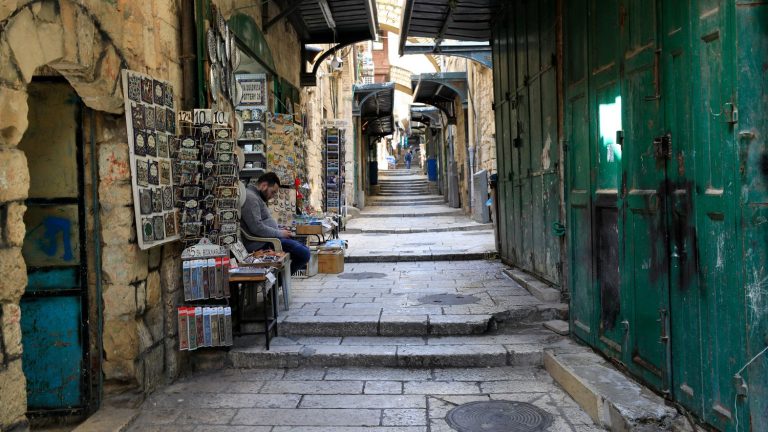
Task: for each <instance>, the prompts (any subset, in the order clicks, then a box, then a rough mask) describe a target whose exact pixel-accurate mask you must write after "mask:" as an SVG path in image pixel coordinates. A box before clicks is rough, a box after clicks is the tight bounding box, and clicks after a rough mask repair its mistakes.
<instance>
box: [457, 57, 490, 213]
mask: <svg viewBox="0 0 768 432" xmlns="http://www.w3.org/2000/svg"><path fill="white" fill-rule="evenodd" d="M445 71H446V72H467V87H468V91H467V99H468V107H467V112H466V116H465V115H464V114H463V113H462V108H461V104H460V103H458V102H457V103H456V105H455V108H456V110H457V111H456V112H457V116H456V117H457V119H456V125H457V140H456V146H455V151H454V155H455V157H456V160H457V162H458V164H457V171H458V174H459V187H460V189H461V204H462V209H463V210H464V211H466V212H469V189H468V187H469V183H468V179H469V181H471V175H469V173H468V171H469V166H468V165H467V163H466V161H467V158H468V157H469V155H468V152H467V148H466V147H465V145H464V143H465V141H463V140H464V139H467V140H468V141H466V142H467V143H468V146H469V148H472V149H474V152H475V154H474V161H473V165H474V166H473V169H474V172H478V171H481V170H488V172H489V173H495V172H496V136H495V128H496V121H495V117H494V112H493V108H492V106H493V71H492V70H491V69H489V68H487V67H485V66H482V65H480V64H479V63H476V62H473V61H470V60H467V59H464V58H460V57H446V60H445ZM465 124H466V128H465ZM465 131H466V132H465ZM465 134H466V138H465Z"/></svg>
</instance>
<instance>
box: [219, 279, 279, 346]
mask: <svg viewBox="0 0 768 432" xmlns="http://www.w3.org/2000/svg"><path fill="white" fill-rule="evenodd" d="M229 283H230V287H233V288H235V289H237V294H236V298H237V318H238V319H237V331H236V332H235V331H233V332H232V333H233V334H234V335H236V336H247V335H258V334H263V335H264V337H265V338H266V340H267V350H269V341H270V339H271V337H272V330H274V332H275V336H277V335H278V334H277V301H275V287H276V285H275V284H274V283H271V282H269V281H268V280H267V276H266V275H264V274H238V273H237V272H235V273H232V272H230V273H229ZM259 291H262V292H263V295H264V316H263V320H259V319H254V317H252V316H248V315H247V314H246V307H245V306H246V305H245V301H246V295H248V294H250V295H252V296H253V301H254V303H255V301H256V298H257V297H258V294H259ZM267 305H269V306H267ZM251 306H253V305H251ZM270 309H271V312H272V313H271V316H270ZM261 321H263V322H264V331H260V332H253V331H252V332H246V331H243V329H242V325H243V323H252V322H261Z"/></svg>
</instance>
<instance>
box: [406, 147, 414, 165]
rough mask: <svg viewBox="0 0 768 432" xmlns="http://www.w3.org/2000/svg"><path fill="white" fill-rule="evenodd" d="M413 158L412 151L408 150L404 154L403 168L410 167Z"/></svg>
mask: <svg viewBox="0 0 768 432" xmlns="http://www.w3.org/2000/svg"><path fill="white" fill-rule="evenodd" d="M412 160H413V152H412V151H411V150H408V153H406V154H405V169H411V161H412Z"/></svg>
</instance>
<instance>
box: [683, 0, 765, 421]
mask: <svg viewBox="0 0 768 432" xmlns="http://www.w3.org/2000/svg"><path fill="white" fill-rule="evenodd" d="M694 4H695V7H694V11H695V13H694V25H693V37H692V40H693V41H694V43H693V47H694V49H693V53H694V56H693V68H692V70H693V71H694V75H693V83H694V89H693V90H694V91H693V106H694V107H695V108H694V109H695V110H694V113H693V137H694V139H695V141H696V158H695V164H694V170H695V184H696V188H695V205H696V233H697V255H698V259H699V263H698V267H699V280H698V285H699V286H698V288H699V290H700V295H702V296H703V308H702V311H703V313H702V316H703V320H702V339H703V340H704V341H706V342H705V343H704V344H703V346H702V357H703V364H704V365H706V369H705V370H704V371H703V373H702V376H703V386H704V393H705V395H704V418H705V419H706V420H707V421H708V422H709V423H711V424H713V425H715V426H716V427H718V428H721V429H724V430H727V429H730V430H734V429H735V420H736V411H735V408H734V402H735V401H736V389H737V384H736V383H735V382H734V374H735V373H736V372H737V371H738V370H739V368H740V366H741V365H742V364H744V362H745V359H744V347H745V346H746V340H745V336H746V333H745V331H746V328H747V325H746V322H745V317H744V313H745V307H746V306H745V304H744V301H745V297H746V293H745V291H744V284H743V281H742V279H741V277H740V276H741V272H740V271H739V269H740V267H741V261H742V259H743V255H742V254H746V253H748V252H747V251H745V250H742V249H741V247H740V245H739V242H738V241H735V240H736V239H737V238H738V237H739V235H740V229H741V227H740V222H739V218H738V210H737V209H738V207H737V206H738V202H739V194H740V187H739V186H738V185H737V184H738V183H737V179H738V170H739V165H738V155H739V148H738V147H737V143H736V137H735V135H736V132H737V123H738V117H737V116H734V113H735V109H737V101H736V98H735V96H734V90H735V86H734V78H735V77H734V74H735V72H736V69H737V68H736V64H735V52H736V44H735V37H734V35H735V32H734V23H733V20H734V15H733V14H734V12H735V9H736V6H735V4H734V2H730V1H725V0H698V1H696V2H695V3H694ZM744 49H746V48H744ZM763 61H765V58H763ZM763 67H764V66H763ZM756 79H758V80H759V78H756ZM762 79H763V80H764V79H765V72H764V71H763V73H762ZM760 103H762V109H763V110H764V109H765V102H764V101H762V102H760ZM741 411H742V413H744V412H745V411H746V409H745V408H743V407H742V409H741ZM741 421H742V425H744V423H743V422H744V419H741ZM742 429H743V430H747V428H746V427H743V428H742Z"/></svg>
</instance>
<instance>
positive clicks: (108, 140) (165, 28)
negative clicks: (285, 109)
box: [0, 0, 300, 430]
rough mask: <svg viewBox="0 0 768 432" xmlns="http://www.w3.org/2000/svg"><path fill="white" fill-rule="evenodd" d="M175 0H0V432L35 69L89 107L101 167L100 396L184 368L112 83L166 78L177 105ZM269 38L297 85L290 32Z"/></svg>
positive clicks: (143, 387)
mask: <svg viewBox="0 0 768 432" xmlns="http://www.w3.org/2000/svg"><path fill="white" fill-rule="evenodd" d="M220 3H225V4H223V5H219V6H221V10H222V11H224V12H225V16H227V15H228V13H229V12H231V11H233V10H235V9H238V10H241V9H242V11H243V13H249V14H253V15H254V18H255V19H256V22H257V23H260V22H261V17H260V16H259V14H260V12H261V8H259V7H253V6H252V5H251V6H250V7H247V8H244V9H243V6H248V5H250V4H246V2H245V1H222V2H220ZM179 5H180V1H179V0H149V1H140V2H123V1H121V2H111V1H107V2H105V1H99V0H39V1H24V0H10V1H9V0H0V274H2V275H3V277H2V278H0V330H1V331H0V389H2V391H0V430H7V429H10V428H12V427H14V426H15V425H23V424H25V423H26V418H25V412H26V408H27V407H26V399H27V398H26V382H25V378H24V374H23V371H22V364H21V356H22V353H23V346H24V341H23V339H22V337H21V329H20V319H21V318H20V317H21V310H20V308H19V301H20V298H21V296H22V294H23V293H24V290H25V287H26V284H27V277H26V266H25V263H24V259H23V257H22V253H21V248H22V244H23V241H24V234H25V227H24V222H23V216H24V212H25V210H26V207H25V206H24V200H25V199H26V198H27V195H28V191H29V184H30V173H29V169H28V167H27V159H26V158H27V156H26V155H25V153H24V152H23V151H21V150H19V149H18V148H17V145H18V143H19V142H20V141H21V139H22V137H23V135H24V133H25V131H26V130H27V128H28V119H27V114H28V94H27V84H28V83H29V82H30V81H31V80H32V77H33V76H35V75H39V74H46V75H52V74H54V75H60V76H63V77H64V78H65V79H66V80H67V81H68V82H69V83H70V85H71V86H72V87H73V88H74V90H75V91H76V93H77V94H78V96H79V97H80V99H81V100H82V102H83V104H84V105H85V106H86V107H87V108H88V110H86V111H85V114H86V115H84V118H83V122H84V124H83V125H82V127H83V130H85V131H89V133H87V134H85V135H87V137H86V142H85V143H83V146H84V147H88V146H90V137H91V134H90V131H93V135H92V136H93V139H94V140H95V143H94V145H95V148H96V155H95V160H96V161H97V164H98V167H97V171H96V172H97V178H96V179H91V178H86V182H87V183H88V184H91V182H92V181H97V182H98V199H99V204H100V207H99V208H98V209H96V210H94V209H93V208H88V209H87V210H88V211H87V213H86V214H87V215H88V216H87V218H86V219H87V220H86V221H85V222H86V224H87V226H88V227H90V231H89V232H88V239H89V243H88V246H87V247H89V250H90V252H91V256H89V257H88V261H89V263H91V264H92V263H94V262H95V261H96V258H100V260H101V268H100V270H101V271H100V272H96V271H93V270H92V271H91V272H90V274H89V275H88V276H89V277H88V280H89V285H90V286H89V296H90V297H89V304H90V305H91V307H92V308H93V310H91V311H89V312H90V318H91V320H92V322H95V320H96V318H97V315H96V308H97V305H99V303H101V305H102V306H103V335H102V337H101V342H103V351H101V352H99V351H98V347H99V345H100V344H99V342H100V340H99V336H98V335H97V334H95V333H94V334H92V335H90V344H91V353H92V357H93V358H94V359H97V360H98V359H100V361H101V368H102V372H103V376H104V379H105V383H106V386H107V388H106V390H107V392H109V391H113V390H116V389H125V388H130V389H132V390H138V391H140V392H141V391H149V390H151V389H152V388H153V387H155V386H156V385H158V384H159V383H162V382H163V379H173V378H175V377H176V376H178V374H179V372H180V371H181V370H182V369H183V368H184V365H185V364H186V359H185V357H184V356H182V355H180V354H179V352H178V350H177V346H178V340H177V328H176V316H175V313H176V310H175V308H176V306H177V305H178V304H179V303H180V302H181V290H180V285H181V283H180V282H181V281H180V268H181V265H180V260H179V256H180V252H181V251H180V247H179V245H176V244H171V245H165V246H162V247H155V248H152V249H150V250H148V251H142V250H140V249H139V248H138V245H137V243H136V227H135V223H134V217H133V199H132V192H131V186H130V165H129V154H128V139H127V136H126V125H125V120H124V114H123V96H122V87H121V82H120V71H121V70H122V69H123V68H129V69H132V70H137V71H140V72H143V73H147V74H149V75H152V76H154V77H157V78H159V79H163V80H167V81H169V82H170V83H171V84H172V85H173V86H174V87H175V88H176V89H177V90H176V94H175V96H176V104H177V106H178V104H179V103H180V96H181V94H180V93H181V83H182V74H181V66H180V60H179V58H180V49H181V35H180V31H179V30H180V23H179V19H180V11H179V7H180V6H179ZM272 13H276V12H275V11H274V10H273V11H272ZM267 40H268V42H269V43H270V45H271V49H272V52H273V53H274V54H275V56H274V60H275V63H276V67H277V69H278V72H279V73H280V74H281V75H283V77H285V78H287V79H288V80H289V81H291V82H292V83H294V85H298V83H299V71H300V63H299V61H298V57H299V52H300V50H299V42H298V39H297V37H296V34H295V32H294V31H293V29H292V28H290V26H286V25H283V24H282V23H281V24H279V25H276V26H275V27H273V29H271V31H270V32H269V34H268V35H267ZM88 152H89V151H88V150H87V149H86V152H85V153H86V155H87V156H88V154H89V153H88ZM86 171H87V172H89V171H90V168H87V169H86ZM89 193H90V192H89ZM89 205H90V201H89ZM96 212H98V213H96ZM95 214H98V216H99V218H100V223H101V230H100V232H98V233H94V232H93V225H94V220H95V218H94V215H95ZM96 242H99V243H100V247H101V254H100V256H98V257H96V256H95V253H96V252H95V250H97V248H96V247H95V244H96ZM90 268H91V269H93V266H91V267H90ZM99 277H100V278H101V289H102V297H101V299H99V298H98V293H97V289H96V287H97V283H96V282H97V280H98V278H99ZM91 329H94V330H93V331H95V329H96V326H95V325H91ZM95 363H96V364H98V361H96V362H95ZM96 369H97V370H98V367H97V368H96Z"/></svg>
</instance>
